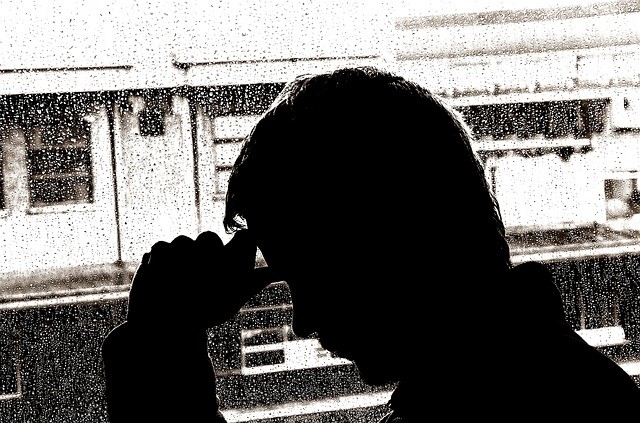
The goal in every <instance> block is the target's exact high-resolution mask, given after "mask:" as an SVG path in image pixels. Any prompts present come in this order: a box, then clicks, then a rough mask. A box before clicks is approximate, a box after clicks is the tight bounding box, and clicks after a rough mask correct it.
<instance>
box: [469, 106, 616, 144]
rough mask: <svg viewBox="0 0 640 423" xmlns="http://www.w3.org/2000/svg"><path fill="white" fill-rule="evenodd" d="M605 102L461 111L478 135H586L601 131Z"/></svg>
mask: <svg viewBox="0 0 640 423" xmlns="http://www.w3.org/2000/svg"><path fill="white" fill-rule="evenodd" d="M605 111H606V102H605V101H602V100H581V101H553V102H531V103H504V104H492V105H480V106H468V107H461V108H460V112H461V113H462V115H463V117H464V118H465V120H466V122H467V123H468V124H469V126H470V127H471V129H472V130H473V132H474V133H475V134H476V135H477V136H479V137H483V136H490V137H492V138H493V139H497V140H499V139H504V138H506V137H509V136H514V137H517V138H521V139H526V138H531V137H536V136H543V137H546V138H559V137H573V138H589V137H590V136H592V135H593V134H594V133H598V132H602V130H603V127H604V122H605V118H606V116H605Z"/></svg>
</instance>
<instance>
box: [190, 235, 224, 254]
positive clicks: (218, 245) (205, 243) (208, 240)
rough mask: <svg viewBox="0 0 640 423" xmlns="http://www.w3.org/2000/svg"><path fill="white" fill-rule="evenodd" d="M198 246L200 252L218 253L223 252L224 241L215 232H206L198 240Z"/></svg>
mask: <svg viewBox="0 0 640 423" xmlns="http://www.w3.org/2000/svg"><path fill="white" fill-rule="evenodd" d="M196 245H197V246H198V249H199V250H202V251H211V252H214V253H215V252H218V251H220V250H222V247H223V246H224V244H223V243H222V239H220V237H219V236H218V234H216V233H215V232H211V231H205V232H202V233H201V234H200V235H198V237H197V238H196Z"/></svg>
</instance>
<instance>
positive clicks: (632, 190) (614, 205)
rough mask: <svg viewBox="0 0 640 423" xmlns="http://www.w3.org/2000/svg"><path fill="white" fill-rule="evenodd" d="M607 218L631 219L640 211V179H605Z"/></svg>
mask: <svg viewBox="0 0 640 423" xmlns="http://www.w3.org/2000/svg"><path fill="white" fill-rule="evenodd" d="M604 193H605V199H606V202H607V219H609V220H616V219H630V218H632V217H634V216H636V215H637V214H638V213H640V192H639V191H638V179H636V178H631V179H605V181H604Z"/></svg>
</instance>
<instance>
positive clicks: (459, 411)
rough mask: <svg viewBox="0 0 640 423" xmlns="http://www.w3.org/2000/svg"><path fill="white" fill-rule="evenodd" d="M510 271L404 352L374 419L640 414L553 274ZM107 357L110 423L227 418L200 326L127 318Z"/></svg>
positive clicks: (633, 395) (635, 396)
mask: <svg viewBox="0 0 640 423" xmlns="http://www.w3.org/2000/svg"><path fill="white" fill-rule="evenodd" d="M508 273H509V274H508V276H507V277H506V278H504V280H496V281H494V282H496V283H495V284H492V285H491V286H494V287H496V289H494V290H493V291H487V292H489V294H485V295H484V296H483V297H482V298H475V300H476V301H475V303H476V308H478V309H481V312H478V313H477V319H473V318H471V317H469V316H470V314H469V313H466V314H465V313H463V314H462V315H463V316H465V317H464V319H465V320H466V323H465V325H464V327H463V328H462V329H461V328H458V327H452V328H451V332H452V333H454V336H451V337H447V338H446V342H447V343H449V345H439V346H428V347H429V348H430V349H429V351H433V353H432V354H425V356H424V357H419V358H420V359H419V360H418V359H417V358H416V357H412V358H408V359H412V360H413V361H415V362H416V372H415V373H414V375H412V376H411V379H410V380H403V381H400V382H399V383H398V385H397V388H396V390H395V391H394V393H393V395H392V397H391V401H390V404H389V405H390V407H391V409H392V410H393V411H392V412H391V413H390V414H389V415H387V416H385V417H384V418H383V419H382V420H381V422H380V423H413V422H423V421H427V420H436V421H458V419H460V418H462V419H464V421H466V420H468V419H471V418H472V419H473V420H474V421H475V420H477V419H480V418H490V419H491V420H492V421H508V422H517V421H536V420H537V419H542V418H545V419H546V420H553V421H555V420H556V419H559V420H560V421H562V420H563V419H568V421H578V420H582V421H584V420H585V419H586V421H593V420H595V419H596V418H607V420H608V421H620V420H617V419H623V418H628V417H633V416H640V389H639V388H638V387H637V386H636V384H635V383H634V381H633V379H632V378H631V377H630V376H629V375H628V374H627V373H626V372H624V371H623V370H622V368H621V367H620V366H618V365H617V364H616V363H614V362H613V361H612V360H610V359H609V358H608V357H606V356H604V355H603V354H601V353H600V352H599V351H598V350H596V349H595V348H593V347H592V346H590V345H589V344H587V343H586V342H585V341H584V340H583V339H582V338H581V337H580V336H579V335H578V334H577V333H576V332H575V331H574V330H572V329H571V327H570V326H569V325H568V324H567V322H566V321H565V319H564V312H563V308H562V301H561V298H560V295H559V292H558V290H557V289H556V287H555V285H554V283H553V280H552V278H551V275H550V274H549V272H548V271H547V270H546V269H545V268H544V267H543V266H542V265H540V264H537V263H526V264H523V265H520V266H517V267H515V268H514V269H512V270H511V271H509V272H508ZM479 282H481V284H480V285H485V286H488V284H489V282H487V281H479ZM491 292H493V294H491ZM469 304H471V303H469ZM469 304H466V306H467V308H469V309H473V306H471V305H469ZM478 304H479V305H478ZM457 306H459V304H456V305H454V304H452V307H457ZM474 313H475V312H474ZM460 320H462V319H461V318H460ZM455 323H456V324H460V323H458V322H457V321H456V322H455ZM427 324H428V323H427ZM425 331H428V327H426V328H425ZM426 342H427V343H428V342H429V341H428V340H426ZM416 346H418V343H416ZM416 354H421V353H420V350H416ZM103 358H104V364H105V376H106V382H107V403H108V410H109V416H110V421H111V422H112V423H121V422H135V421H163V422H164V421H180V422H219V423H221V422H224V421H225V420H224V417H223V416H222V414H221V413H220V412H219V411H218V404H217V401H216V391H215V389H216V388H215V377H214V373H213V369H212V365H211V361H210V359H209V357H208V355H207V338H206V333H205V332H193V333H189V332H177V331H176V332H173V333H168V332H167V331H161V330H158V331H157V332H155V333H154V332H153V331H150V330H149V329H148V328H136V327H131V326H130V325H128V324H127V323H125V324H123V325H121V326H119V327H117V328H116V329H114V330H113V331H112V332H111V333H110V334H109V336H108V337H107V339H106V340H105V342H104V344H103ZM274 389H277V387H274ZM438 416H439V417H438Z"/></svg>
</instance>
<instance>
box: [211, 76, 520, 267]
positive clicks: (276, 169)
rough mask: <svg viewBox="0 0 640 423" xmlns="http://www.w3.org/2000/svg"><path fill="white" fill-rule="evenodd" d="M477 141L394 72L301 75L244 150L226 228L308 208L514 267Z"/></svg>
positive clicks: (454, 116) (346, 223)
mask: <svg viewBox="0 0 640 423" xmlns="http://www.w3.org/2000/svg"><path fill="white" fill-rule="evenodd" d="M472 141H473V136H472V134H471V132H470V130H469V129H468V127H467V126H466V125H465V124H464V122H463V120H462V118H461V117H460V116H459V114H458V113H457V112H456V111H455V110H454V109H453V108H451V107H449V106H448V105H446V104H445V103H444V102H442V101H441V100H440V99H439V98H438V97H436V96H434V95H433V94H432V93H431V92H430V91H429V90H428V89H426V88H424V87H422V86H420V85H418V84H416V83H414V82H411V81H408V80H405V79H404V78H402V77H400V76H398V75H395V74H393V73H390V72H387V71H383V70H379V69H376V68H373V67H355V68H344V69H339V70H336V71H333V72H329V73H324V74H319V75H311V76H300V77H298V78H296V79H295V80H294V81H292V82H290V83H289V84H287V85H286V86H285V88H284V89H283V91H282V92H281V93H280V94H279V96H278V97H277V98H276V99H275V101H274V102H273V104H272V106H271V107H270V108H269V110H267V111H266V112H265V113H264V114H263V116H262V117H261V119H260V120H259V121H258V123H257V124H256V125H255V127H254V128H253V130H252V131H251V133H250V134H249V136H248V137H247V139H246V140H245V142H244V145H243V147H242V149H241V152H240V155H239V157H238V158H237V160H236V162H235V164H234V166H233V169H232V172H231V176H230V178H229V184H228V191H227V197H226V210H225V216H224V221H223V223H224V226H225V229H226V230H227V231H228V232H233V231H235V230H237V229H241V228H243V227H244V223H245V221H246V219H247V217H248V216H249V217H250V216H251V215H252V214H254V215H258V214H259V213H263V212H266V210H267V209H268V210H275V209H277V210H278V211H277V213H280V214H285V215H288V216H290V217H291V219H286V220H282V219H281V220H279V222H283V223H282V224H295V217H296V213H297V212H298V211H299V210H303V208H302V207H306V208H304V210H314V207H315V209H316V210H318V213H319V216H318V218H319V219H323V216H327V212H329V214H331V215H333V218H334V219H335V220H334V221H332V222H333V223H335V226H338V227H336V229H337V230H342V229H347V230H348V228H349V227H350V226H352V225H359V224H364V225H376V226H374V227H373V228H372V230H380V228H383V229H384V230H387V231H403V232H405V233H415V234H421V235H418V237H422V238H423V239H424V237H427V238H429V239H428V241H430V242H433V243H434V244H435V246H436V247H441V248H446V247H452V248H453V249H454V250H452V254H453V255H461V256H466V255H470V256H473V257H477V258H478V260H479V262H487V261H489V262H491V263H492V265H491V267H493V265H496V266H497V267H500V268H508V267H510V258H509V247H508V244H507V242H506V240H505V228H504V225H503V222H502V219H501V216H500V210H499V207H498V203H497V201H496V199H495V198H494V196H493V194H492V192H491V190H490V189H489V187H488V184H487V180H486V177H485V174H484V169H483V167H482V164H481V163H480V161H479V160H478V157H477V156H476V154H475V153H474V151H473V150H472V146H471V142H472ZM276 205H277V206H276ZM274 207H275V208H274ZM274 213H276V212H275V211H274ZM321 213H322V216H321V215H320V214H321ZM372 213H373V214H375V215H376V217H375V218H373V217H371V216H370V214H372ZM381 217H382V220H381ZM361 219H365V222H360V220H361ZM367 219H369V220H367ZM374 219H375V221H374ZM340 226H342V227H340ZM467 250H468V251H467Z"/></svg>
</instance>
